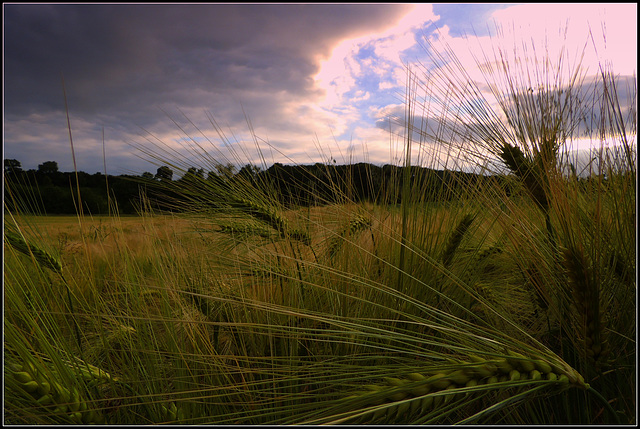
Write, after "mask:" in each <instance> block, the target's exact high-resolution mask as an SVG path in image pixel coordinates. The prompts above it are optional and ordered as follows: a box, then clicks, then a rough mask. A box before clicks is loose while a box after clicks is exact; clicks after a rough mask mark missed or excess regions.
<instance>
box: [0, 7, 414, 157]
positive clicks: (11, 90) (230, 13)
mask: <svg viewBox="0 0 640 429" xmlns="http://www.w3.org/2000/svg"><path fill="white" fill-rule="evenodd" d="M3 8H4V22H5V51H4V54H5V58H4V60H5V75H4V76H5V125H7V124H11V126H12V129H13V131H12V133H11V137H12V138H15V139H17V140H8V139H5V145H6V147H7V148H8V149H9V151H11V152H12V153H17V152H18V145H20V143H21V140H20V139H21V137H20V134H21V132H20V130H22V131H23V134H25V138H26V132H27V128H28V127H29V126H28V125H27V122H25V121H29V118H31V116H30V115H31V114H34V113H36V114H40V115H44V114H51V116H50V117H51V118H53V117H55V115H54V113H56V112H58V113H59V112H61V111H62V110H63V108H64V101H63V97H62V87H61V75H64V79H65V83H66V90H67V96H68V101H69V108H70V113H71V117H72V125H73V123H75V125H74V126H77V127H80V126H84V125H85V124H87V126H88V124H90V123H91V122H92V121H97V120H108V123H104V122H103V123H102V124H99V125H105V127H107V129H108V131H107V135H113V136H114V137H117V138H123V139H125V138H129V137H130V136H132V135H135V134H136V133H137V132H139V131H140V128H144V129H149V130H153V131H154V133H157V134H158V135H163V137H169V136H168V135H166V136H165V134H166V133H168V129H167V128H166V126H165V125H164V123H165V122H166V120H167V118H166V117H165V115H164V114H163V113H162V112H161V110H160V109H164V110H172V109H175V108H176V107H179V108H182V109H183V110H184V111H188V112H189V114H192V113H195V114H196V117H195V118H193V119H194V121H196V120H203V119H204V124H202V126H203V127H205V128H208V130H209V131H210V130H211V127H208V126H207V123H206V117H205V114H204V111H205V110H208V111H211V112H213V113H214V114H215V115H216V116H217V117H220V118H224V120H225V122H228V123H229V124H231V125H233V126H242V125H244V121H245V112H243V107H244V109H245V111H246V113H247V114H249V115H250V116H251V117H252V119H253V121H254V122H255V123H260V124H264V125H265V126H268V127H271V126H273V127H274V129H283V128H288V127H295V129H296V130H297V131H298V132H299V133H301V132H307V133H312V132H313V131H312V129H310V127H315V126H320V125H322V126H326V122H327V121H328V120H332V119H334V118H333V117H332V116H331V115H326V116H325V117H322V116H321V115H320V114H319V112H318V111H316V110H314V109H311V108H309V106H310V105H313V104H315V103H316V101H317V100H318V98H319V97H321V96H322V95H323V93H322V89H321V88H318V87H316V86H315V83H314V81H313V79H312V76H313V75H314V74H315V73H316V72H317V70H318V68H319V62H320V60H321V59H322V58H326V57H327V56H328V55H329V54H330V52H331V49H332V47H334V46H335V45H336V43H338V42H339V41H340V40H342V39H345V38H350V37H354V36H355V35H358V34H366V33H368V32H376V31H381V30H383V29H384V28H387V27H388V26H389V22H394V21H396V20H397V19H398V17H401V16H403V14H405V13H406V11H407V10H408V9H409V8H410V7H409V6H407V5H389V4H381V5H373V4H372V5H366V6H362V5H275V4H273V5H271V4H267V5H230V4H229V5H204V4H202V5H195V4H194V5H150V6H148V5H71V4H69V5H18V4H15V5H3ZM296 106H298V107H296ZM301 114H311V117H309V118H307V117H301ZM294 119H296V120H294ZM305 119H308V120H307V121H306V124H305ZM101 122H102V121H101ZM169 122H171V121H169ZM49 125H50V126H51V127H58V129H62V130H64V125H65V123H64V121H60V122H57V121H56V122H51V123H50V124H49ZM125 130H126V132H125ZM174 131H175V130H174ZM64 132H65V131H63V132H62V133H61V134H64ZM78 132H79V133H80V132H81V131H80V130H78ZM82 132H83V134H84V130H83V131H82ZM114 134H115V135H114ZM297 137H298V138H299V137H300V135H298V136H297ZM93 140H94V141H95V138H94V139H93ZM78 144H79V145H82V142H81V141H78ZM31 153H32V154H36V153H37V154H38V156H40V155H43V153H42V152H41V151H38V152H31ZM46 153H47V155H48V154H49V152H46ZM61 155H62V154H57V156H55V157H56V158H57V159H58V160H59V161H60V162H59V163H60V165H61V168H63V166H65V167H67V168H68V166H69V163H68V161H65V160H64V159H61V157H62V156H61ZM31 156H33V155H31ZM22 159H23V160H24V161H23V163H25V164H35V163H37V162H42V160H33V161H31V160H30V159H29V160H26V159H24V157H22Z"/></svg>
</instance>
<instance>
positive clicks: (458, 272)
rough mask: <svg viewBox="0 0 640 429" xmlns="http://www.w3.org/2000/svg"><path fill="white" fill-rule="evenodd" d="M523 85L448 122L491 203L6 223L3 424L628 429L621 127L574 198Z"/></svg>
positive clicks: (559, 131) (540, 99) (221, 187)
mask: <svg viewBox="0 0 640 429" xmlns="http://www.w3.org/2000/svg"><path fill="white" fill-rule="evenodd" d="M544 72H546V73H547V77H549V76H548V75H549V74H551V75H552V76H551V77H552V78H547V79H545V80H544V81H543V82H542V83H541V84H542V85H543V86H544V85H548V87H547V88H546V91H540V92H539V93H538V94H536V95H532V94H531V92H528V91H520V90H517V85H516V86H511V87H510V88H507V90H506V92H509V91H511V95H512V96H513V97H512V99H513V100H515V103H516V104H517V103H520V105H519V107H520V108H519V109H515V108H512V106H511V105H510V104H506V103H505V104H503V105H502V106H501V107H502V111H501V112H500V113H504V114H505V115H506V116H507V118H508V119H509V124H511V127H512V128H508V129H506V128H505V127H504V126H502V125H497V124H498V121H497V119H496V118H497V113H495V112H494V113H493V114H494V115H496V116H495V117H491V116H490V115H489V116H487V115H488V113H487V112H489V113H490V112H491V108H490V107H489V106H483V105H482V104H478V103H477V100H470V101H468V102H467V104H466V106H467V109H466V110H464V109H461V110H459V111H458V115H462V114H463V113H461V112H466V113H464V114H465V115H467V114H474V115H476V117H475V118H463V117H461V116H458V117H457V119H459V120H460V121H461V122H460V123H466V124H474V125H473V126H475V127H480V128H481V129H478V128H474V129H467V130H466V131H469V132H468V133H466V132H465V133H464V135H465V137H467V138H471V139H472V143H473V144H474V145H475V147H477V148H481V149H482V151H480V150H479V151H478V153H481V152H482V153H485V154H490V155H492V156H493V158H494V159H497V160H498V161H499V162H501V166H502V174H503V176H504V179H505V180H502V181H490V180H487V181H482V182H478V183H475V182H473V183H471V182H469V183H465V184H462V185H463V186H458V187H452V188H451V189H449V190H445V192H448V193H449V194H448V195H447V200H448V201H450V202H447V203H433V202H431V201H433V200H438V199H439V198H441V197H443V194H442V193H441V192H442V191H438V192H440V194H438V195H434V194H433V191H432V189H431V188H430V187H428V186H424V185H423V184H421V183H422V182H421V181H420V180H415V181H410V180H409V175H408V174H407V175H404V176H403V177H401V178H399V180H400V181H401V183H402V186H403V189H404V192H403V195H405V196H407V197H405V198H403V199H402V202H401V203H400V204H395V203H394V204H385V203H384V202H382V203H380V204H376V205H374V204H370V203H366V202H360V203H356V202H352V201H349V200H348V198H346V197H344V198H340V200H342V201H344V203H342V204H329V205H324V206H317V207H298V208H285V207H284V206H282V205H281V204H280V203H279V201H278V199H277V198H276V196H275V195H273V194H272V193H270V192H269V191H268V189H269V188H268V184H257V185H255V184H253V185H252V186H248V184H247V183H246V182H243V181H242V180H239V181H218V182H212V181H206V180H196V181H192V182H190V183H188V184H185V183H179V182H175V183H174V184H172V191H174V192H175V193H176V194H180V195H182V198H181V199H180V200H179V201H177V202H176V203H177V204H179V207H180V209H181V210H180V213H181V214H167V213H157V212H154V211H153V210H151V209H146V210H144V211H143V212H142V213H141V215H140V216H138V217H120V216H114V217H100V218H91V217H88V216H77V217H49V216H26V215H22V214H21V213H19V212H17V213H16V212H9V211H8V210H7V208H6V207H5V222H4V340H5V341H4V419H5V420H4V423H7V424H73V423H76V424H90V423H94V424H116V425H117V424H183V425H184V424H243V425H257V424H279V425H288V424H307V425H315V424H369V423H377V424H456V423H473V424H508V425H524V424H527V425H534V424H535V425H555V424H573V425H580V424H628V425H632V424H635V423H636V413H637V405H636V370H637V365H636V361H637V353H636V256H637V255H636V228H637V224H636V164H635V151H636V149H635V122H634V121H635V119H634V118H635V113H634V112H635V104H634V105H633V106H631V107H630V109H631V110H629V112H631V113H630V114H629V115H628V116H623V115H622V113H621V112H623V110H622V109H621V108H620V106H619V105H618V104H616V103H615V102H614V103H611V102H609V101H610V100H609V101H607V100H606V99H604V98H602V100H605V102H603V103H601V104H597V105H593V106H592V108H593V109H594V110H599V111H601V112H606V113H607V114H606V115H605V114H603V115H601V116H599V117H601V118H604V117H607V118H609V119H610V120H609V121H608V122H607V121H601V122H600V123H599V127H600V128H599V129H598V130H596V131H594V133H595V134H594V137H593V138H594V142H597V141H598V140H597V139H598V138H601V140H600V146H599V149H597V150H595V151H594V152H593V156H594V158H593V159H594V160H593V165H597V169H596V168H594V169H593V170H592V171H591V174H590V175H587V176H588V180H587V179H586V178H583V177H580V176H579V175H576V174H571V173H568V171H570V170H569V169H568V163H569V158H568V153H567V151H566V149H564V148H563V146H562V145H560V142H561V141H562V140H563V139H565V138H567V136H568V135H569V134H570V130H574V129H576V128H577V127H574V125H575V124H574V123H573V122H572V121H579V120H582V119H580V118H582V116H581V115H580V114H581V112H577V111H576V112H574V110H571V109H569V110H571V112H574V113H572V114H571V115H573V114H575V115H576V116H575V117H574V116H571V115H567V109H565V107H566V105H567V103H569V102H571V99H569V101H567V100H565V97H568V95H566V94H567V93H568V92H570V91H566V90H565V91H564V92H562V93H560V91H558V85H560V84H558V83H557V79H553V77H555V76H553V70H551V71H549V70H545V71H544ZM538 75H542V76H545V74H544V73H540V74H538ZM526 76H537V75H536V74H534V73H532V74H531V75H528V74H525V73H522V74H521V75H520V76H519V77H521V78H524V77H526ZM442 77H443V79H445V80H443V81H441V82H440V83H441V84H442V85H445V84H447V83H448V84H451V85H453V84H454V83H455V82H452V79H454V77H453V75H452V74H451V73H448V74H446V76H442ZM413 78H415V77H413ZM602 78H603V85H604V86H605V87H606V85H609V87H608V88H612V85H613V82H614V80H613V79H614V77H612V76H610V75H607V74H605V73H603V77H602ZM511 83H513V82H511ZM516 83H518V82H516ZM561 83H562V82H561ZM520 84H521V85H522V87H523V88H529V87H535V88H537V87H538V85H532V84H531V82H520ZM549 85H550V86H549ZM567 85H568V88H569V89H571V87H572V85H576V84H575V81H571V82H569V83H567ZM436 87H437V86H436ZM458 87H464V86H458ZM561 87H563V88H565V86H562V85H561ZM443 92H444V93H447V94H449V95H452V96H458V97H460V98H459V99H458V100H456V101H457V102H459V103H463V104H464V103H465V100H467V98H468V95H469V94H456V93H455V91H454V92H452V91H445V90H444V89H443ZM605 92H606V91H605ZM496 93H497V90H496ZM577 95H579V94H577ZM577 95H576V96H577ZM634 96H635V95H634ZM407 98H408V99H407V100H406V101H407V103H409V102H414V101H415V100H416V99H417V96H415V94H412V93H411V92H410V91H408V95H407ZM593 99H594V100H595V99H598V98H597V97H594V98H593ZM614 101H615V100H614ZM443 103H444V102H443ZM445 105H446V106H449V103H444V105H443V106H442V107H445ZM542 108H544V109H545V110H544V111H545V112H546V114H545V115H543V116H542V117H541V116H539V115H538V114H537V113H535V112H540V111H542ZM624 112H627V110H624ZM442 113H443V114H445V116H443V118H444V119H442V121H443V126H444V125H446V124H447V123H453V122H454V121H447V120H445V119H448V118H450V116H447V115H448V114H447V112H442ZM582 113H583V112H582ZM449 114H453V113H451V112H450V113H449ZM492 118H493V119H495V120H491V119H492ZM615 118H622V119H623V120H622V121H618V120H617V119H615ZM625 118H626V119H625ZM463 119H465V120H464V121H463ZM472 119H475V120H472ZM480 119H482V120H480ZM620 124H624V126H621V125H620ZM405 125H406V128H407V129H409V130H412V131H418V132H425V133H426V132H427V131H426V130H415V129H414V124H413V123H412V122H411V119H407V120H406V124H405ZM470 126H471V125H470ZM482 127H484V128H482ZM444 135H447V136H449V134H447V133H443V134H442V135H438V136H431V137H434V138H435V139H436V140H437V141H439V142H440V143H441V144H443V145H447V144H448V145H449V146H448V147H449V148H450V150H451V151H452V153H453V152H456V149H458V147H457V146H456V144H457V143H455V142H454V141H447V140H446V139H444V137H443V136H444ZM598 136H600V137H598ZM604 136H607V139H613V140H615V142H616V147H618V148H619V150H618V151H617V152H612V151H610V150H606V147H605V146H607V145H608V143H605V141H604ZM411 144H412V142H411V140H410V139H408V140H407V146H410V145H411ZM485 156H487V157H489V155H485ZM203 161H209V162H211V163H212V165H215V163H216V162H221V161H220V160H215V159H206V158H205V159H204V160H203ZM410 162H411V160H410V159H409V158H407V161H406V163H405V165H410ZM174 167H179V166H176V165H173V164H172V168H174ZM188 167H189V166H184V169H183V170H184V171H187V168H188ZM405 171H408V170H405ZM505 183H507V184H508V185H509V186H508V187H507V186H505ZM336 189H338V187H337V186H336ZM336 200H338V199H336ZM24 204H25V207H27V206H30V202H25V203H24ZM143 206H144V205H143ZM25 212H27V211H26V210H25Z"/></svg>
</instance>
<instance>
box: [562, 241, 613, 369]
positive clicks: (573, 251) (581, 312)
mask: <svg viewBox="0 0 640 429" xmlns="http://www.w3.org/2000/svg"><path fill="white" fill-rule="evenodd" d="M563 258H564V263H565V269H566V272H567V276H568V279H569V288H570V290H571V294H572V296H573V299H574V301H573V305H574V308H575V309H576V315H575V316H576V317H577V319H578V323H579V326H581V327H582V333H583V337H584V345H585V353H586V355H587V358H588V359H589V360H590V361H591V362H592V363H593V364H594V365H595V366H596V368H599V367H601V366H602V365H603V364H604V363H605V361H606V359H607V358H608V356H609V353H610V349H609V345H608V341H607V338H606V336H605V333H604V331H605V326H604V325H605V323H604V320H603V314H602V310H603V309H602V308H600V291H599V288H598V284H597V282H595V281H594V279H595V278H597V277H595V276H594V274H593V272H592V271H593V268H592V267H590V265H589V261H588V259H587V257H586V256H585V254H584V252H583V251H582V249H581V248H579V247H577V246H569V247H567V248H565V249H563Z"/></svg>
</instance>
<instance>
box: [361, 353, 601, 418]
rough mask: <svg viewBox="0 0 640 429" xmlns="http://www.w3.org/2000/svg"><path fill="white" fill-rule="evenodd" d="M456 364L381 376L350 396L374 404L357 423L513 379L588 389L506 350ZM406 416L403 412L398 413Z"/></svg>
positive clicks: (558, 369) (429, 407) (416, 410)
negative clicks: (495, 355) (501, 355)
mask: <svg viewBox="0 0 640 429" xmlns="http://www.w3.org/2000/svg"><path fill="white" fill-rule="evenodd" d="M454 364H455V366H456V367H454V368H450V369H443V370H442V371H439V372H435V373H433V372H431V373H425V374H422V373H419V372H414V373H409V374H407V375H406V376H405V377H403V378H397V377H386V378H384V381H383V383H381V384H372V385H367V386H364V389H365V390H364V391H360V392H356V393H355V395H352V396H351V397H350V398H358V399H361V400H362V401H363V402H362V403H364V404H365V405H366V406H379V407H377V408H374V410H372V411H371V412H366V413H365V414H364V415H360V414H359V415H358V416H359V417H358V418H359V423H363V422H367V423H373V422H375V423H384V422H390V421H393V419H394V417H396V416H397V417H401V416H404V414H405V413H407V412H410V413H413V414H414V415H416V414H420V415H425V414H427V413H429V412H430V411H433V410H434V409H436V408H438V407H439V406H444V405H447V404H448V403H450V402H451V401H454V400H456V399H461V398H464V397H465V395H464V394H465V393H469V394H471V393H472V392H473V391H474V390H471V389H472V388H478V386H480V387H482V386H484V388H478V390H486V389H488V388H489V389H493V388H495V389H500V388H502V387H507V386H511V385H512V384H511V383H513V382H520V381H522V382H526V381H530V382H531V383H546V384H548V385H550V386H555V387H556V388H558V389H559V390H564V389H567V388H569V387H571V386H574V387H580V388H583V389H588V388H589V385H588V384H586V383H585V382H584V379H583V378H582V376H581V375H580V374H579V373H577V372H576V371H575V370H573V369H571V368H568V367H566V366H560V365H555V364H551V363H549V362H547V361H546V360H543V359H539V358H529V357H526V356H524V355H522V354H520V353H517V352H513V351H509V352H508V354H507V357H505V358H498V359H484V358H481V357H478V356H475V355H471V356H470V359H469V360H468V361H454ZM404 417H406V416H404Z"/></svg>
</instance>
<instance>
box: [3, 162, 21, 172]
mask: <svg viewBox="0 0 640 429" xmlns="http://www.w3.org/2000/svg"><path fill="white" fill-rule="evenodd" d="M4 172H5V174H7V173H12V174H16V173H21V172H22V164H20V161H18V160H17V159H5V160H4Z"/></svg>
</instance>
